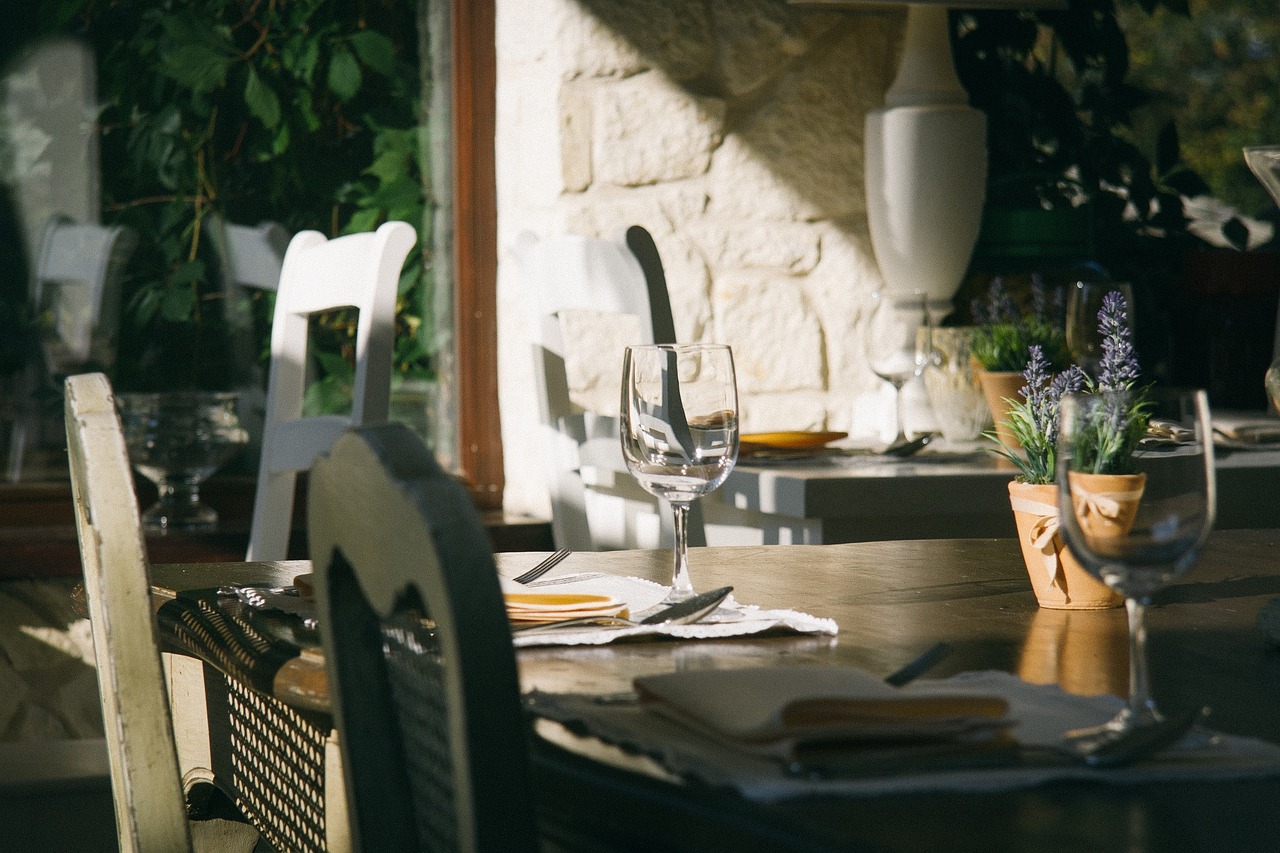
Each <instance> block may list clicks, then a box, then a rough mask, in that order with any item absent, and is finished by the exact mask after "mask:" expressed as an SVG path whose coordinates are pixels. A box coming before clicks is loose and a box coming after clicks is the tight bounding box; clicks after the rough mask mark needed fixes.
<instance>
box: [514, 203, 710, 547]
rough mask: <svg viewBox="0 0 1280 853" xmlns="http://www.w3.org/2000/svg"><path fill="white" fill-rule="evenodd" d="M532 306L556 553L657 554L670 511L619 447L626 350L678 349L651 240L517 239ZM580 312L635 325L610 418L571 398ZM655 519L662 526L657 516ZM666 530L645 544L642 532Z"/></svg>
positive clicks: (693, 527) (633, 233)
mask: <svg viewBox="0 0 1280 853" xmlns="http://www.w3.org/2000/svg"><path fill="white" fill-rule="evenodd" d="M516 254H517V257H518V259H519V263H520V269H521V274H522V280H523V283H524V287H525V298H526V302H527V305H528V307H529V310H530V315H529V323H528V326H529V329H530V334H531V336H532V339H533V372H534V384H535V386H536V387H535V391H536V395H537V402H538V409H539V428H538V432H539V441H540V443H541V452H542V460H543V470H544V475H545V478H546V482H547V490H548V493H549V496H550V499H551V528H552V536H553V538H554V540H555V544H556V547H557V548H571V549H573V550H604V549H609V548H635V547H654V546H656V545H658V544H670V543H671V542H672V541H674V540H673V534H672V521H671V510H670V507H669V506H667V505H666V504H665V502H660V501H658V500H657V499H656V498H654V497H652V496H650V495H649V494H648V493H647V492H644V491H643V490H642V489H641V488H640V487H639V486H638V485H637V484H636V483H635V481H634V479H633V478H632V476H631V475H630V473H628V472H627V467H626V463H625V462H624V461H623V458H622V450H621V446H620V444H619V439H618V427H619V419H618V400H619V395H618V389H619V388H620V386H621V377H622V346H624V345H629V344H648V343H675V342H676V333H675V323H674V321H673V319H672V314H671V301H670V298H669V296H668V293H667V281H666V276H665V274H664V273H663V269H662V260H661V258H660V256H659V255H658V249H657V246H656V245H655V244H654V242H653V237H652V236H651V235H650V234H649V232H648V231H646V230H645V229H644V228H642V227H640V226H638V225H633V226H631V227H630V228H627V229H626V230H625V231H623V232H622V233H620V234H618V235H617V236H616V237H615V238H613V239H608V240H605V239H600V238H594V237H584V236H580V235H562V236H557V237H550V238H541V239H540V238H538V237H537V236H535V235H534V234H532V233H528V232H526V233H524V234H521V235H520V237H519V238H518V240H517V245H516ZM574 312H598V313H599V314H602V315H614V316H619V317H627V318H634V321H635V323H634V328H633V330H632V334H633V336H632V338H630V339H628V340H625V341H622V342H620V344H619V346H618V347H617V349H616V351H615V352H609V353H602V354H599V356H598V357H600V358H605V359H613V360H614V361H615V362H616V365H617V372H618V380H617V382H616V383H615V384H614V385H613V386H612V390H611V391H610V393H611V395H612V396H611V397H607V399H608V400H609V402H607V404H606V405H608V409H607V410H604V409H596V410H591V409H589V408H586V407H584V406H583V405H580V404H579V403H577V402H576V401H575V400H573V399H572V398H571V395H570V385H571V383H570V378H569V375H568V372H567V370H566V365H567V363H568V362H569V360H570V359H571V358H573V355H572V354H571V353H570V344H572V343H573V342H574V337H575V336H574V334H573V333H572V330H570V329H566V322H567V321H568V320H569V319H570V318H571V316H572V315H573V313H574ZM655 515H656V519H655V518H654V516H655ZM646 526H647V528H648V529H650V530H656V531H659V538H658V539H657V540H656V541H646V539H645V538H644V536H645V533H644V530H643V529H642V528H644V527H646ZM689 544H690V545H705V544H706V534H705V530H704V524H703V521H702V512H701V508H700V506H699V504H696V503H695V504H694V505H693V507H692V508H691V511H690V518H689Z"/></svg>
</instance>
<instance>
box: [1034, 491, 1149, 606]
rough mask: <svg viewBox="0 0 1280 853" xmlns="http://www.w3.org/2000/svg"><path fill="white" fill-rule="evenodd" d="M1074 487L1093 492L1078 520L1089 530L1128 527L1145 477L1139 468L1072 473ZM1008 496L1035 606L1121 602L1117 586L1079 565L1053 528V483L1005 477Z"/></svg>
mask: <svg viewBox="0 0 1280 853" xmlns="http://www.w3.org/2000/svg"><path fill="white" fill-rule="evenodd" d="M1071 476H1072V478H1073V481H1074V482H1075V484H1076V488H1077V489H1079V490H1080V491H1081V492H1082V493H1083V492H1087V493H1089V494H1090V495H1093V496H1094V497H1093V503H1092V504H1091V505H1092V506H1093V507H1094V509H1093V511H1091V512H1089V513H1088V514H1087V515H1086V517H1085V519H1084V521H1083V523H1084V524H1085V525H1086V526H1087V527H1088V529H1089V531H1090V532H1091V533H1094V534H1097V535H1103V536H1105V535H1106V534H1107V533H1108V532H1110V531H1115V532H1122V531H1128V529H1129V528H1130V527H1131V526H1132V525H1133V519H1134V516H1135V515H1136V514H1137V511H1138V502H1139V500H1141V497H1142V489H1143V486H1144V485H1145V483H1146V476H1145V475H1143V474H1132V475H1130V474H1073V475H1071ZM1009 502H1010V505H1011V506H1012V508H1013V517H1014V521H1015V522H1016V524H1017V526H1018V544H1019V545H1021V547H1022V558H1023V560H1024V561H1025V563H1026V566H1027V576H1028V577H1029V578H1030V579H1031V587H1032V589H1034V590H1035V593H1036V600H1037V601H1038V602H1039V603H1040V606H1041V607H1048V608H1050V609H1053V610H1101V609H1104V608H1107V607H1117V606H1119V605H1120V604H1121V603H1122V602H1123V600H1124V599H1123V598H1122V597H1121V596H1120V594H1119V593H1118V592H1116V591H1115V590H1113V589H1111V588H1110V587H1108V586H1107V585H1105V584H1103V583H1102V582H1101V581H1099V580H1097V579H1095V578H1094V577H1093V576H1092V575H1090V574H1089V573H1088V572H1086V571H1085V570H1084V568H1083V567H1082V566H1081V565H1080V563H1079V562H1078V561H1077V560H1076V558H1075V557H1074V556H1072V554H1071V552H1070V551H1069V550H1067V547H1066V545H1065V544H1064V543H1063V541H1062V536H1061V534H1059V533H1058V488H1057V486H1055V485H1053V484H1048V485H1039V484H1036V485H1033V484H1029V483H1019V482H1016V481H1015V482H1010V483H1009Z"/></svg>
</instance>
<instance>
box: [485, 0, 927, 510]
mask: <svg viewBox="0 0 1280 853" xmlns="http://www.w3.org/2000/svg"><path fill="white" fill-rule="evenodd" d="M497 9H498V140H497V162H498V205H499V209H498V213H499V246H500V251H501V252H502V254H501V255H500V272H499V289H498V297H499V339H500V340H499V350H500V351H499V361H500V382H501V395H502V417H503V436H504V448H505V457H506V460H507V462H506V465H507V482H508V486H507V494H506V506H507V507H508V509H510V510H513V511H517V512H519V511H526V512H532V513H535V514H545V513H546V511H547V510H546V503H545V494H544V490H543V487H542V485H541V473H540V472H541V465H540V462H539V453H540V451H539V448H537V447H535V446H533V444H534V442H533V441H532V439H531V438H530V436H531V435H532V433H531V430H530V425H531V424H532V423H533V422H534V420H535V419H536V408H535V402H534V397H533V382H532V377H531V375H530V372H529V371H530V367H529V361H530V360H529V355H528V354H529V343H528V338H527V333H526V332H525V325H526V320H525V317H526V311H527V309H526V307H525V304H524V294H523V293H522V292H521V282H520V279H519V270H518V267H517V264H516V262H515V259H514V257H513V255H512V250H513V247H514V244H515V240H516V238H517V236H518V235H519V234H520V233H521V232H523V231H532V232H534V233H536V234H538V235H539V236H552V235H555V234H558V233H577V234H586V235H594V236H611V235H613V234H615V233H616V232H618V231H619V230H620V229H622V228H625V227H626V226H628V225H632V224H639V225H643V226H644V227H645V228H647V229H648V230H649V231H650V232H651V233H652V234H653V236H654V238H655V240H656V242H657V244H658V248H659V251H660V252H661V255H662V260H663V265H664V268H665V270H666V274H667V282H668V287H669V290H670V294H671V302H672V309H673V313H674V315H675V321H676V332H677V337H678V338H679V339H680V340H682V341H716V342H721V343H727V344H730V345H731V346H732V347H733V348H734V355H735V359H736V361H737V367H738V371H739V374H738V381H739V391H740V394H741V414H742V427H743V430H744V431H763V430H777V429H842V430H849V431H851V432H853V433H854V434H855V435H869V434H872V433H879V432H882V431H883V429H884V428H885V427H886V421H887V420H889V419H891V417H892V414H891V405H892V403H891V401H892V394H891V391H890V389H889V388H888V387H887V385H886V384H885V383H882V382H880V381H879V380H878V379H876V378H875V377H874V376H873V375H872V374H871V373H870V371H869V370H868V369H867V367H866V364H865V360H864V358H863V356H862V346H861V335H862V333H863V331H864V328H865V326H866V318H867V312H868V310H869V308H870V294H871V292H872V291H873V290H874V289H875V288H876V287H877V286H878V285H879V283H880V279H879V272H878V270H877V268H876V264H875V259H874V255H873V253H872V250H871V247H870V240H869V237H868V233H867V221H866V215H865V200H864V189H863V183H862V161H863V120H864V116H865V114H866V112H867V111H868V110H870V109H875V108H877V107H879V106H881V105H882V104H883V93H884V90H885V89H886V88H887V87H888V85H889V83H890V82H891V80H892V76H893V71H894V66H895V63H896V58H897V55H896V51H897V47H898V44H899V42H900V38H901V31H902V25H903V21H904V16H903V13H902V12H901V11H884V12H868V13H840V12H817V11H812V10H801V9H796V8H793V7H790V6H788V5H786V4H785V3H784V2H783V0H498V2H497ZM623 343H624V342H617V343H616V345H615V347H614V348H613V350H612V351H611V352H608V351H607V352H604V353H596V354H593V355H591V356H589V358H590V359H592V360H594V361H599V360H601V359H603V360H604V361H605V362H606V363H607V362H608V360H609V359H612V360H613V361H614V362H616V363H617V366H618V367H617V369H618V371H619V375H620V369H621V346H622V344H623ZM615 387H616V386H615ZM605 399H608V395H605ZM612 399H614V400H616V393H615V395H614V396H613V398H612Z"/></svg>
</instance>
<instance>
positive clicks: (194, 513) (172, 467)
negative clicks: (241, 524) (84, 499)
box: [116, 391, 249, 532]
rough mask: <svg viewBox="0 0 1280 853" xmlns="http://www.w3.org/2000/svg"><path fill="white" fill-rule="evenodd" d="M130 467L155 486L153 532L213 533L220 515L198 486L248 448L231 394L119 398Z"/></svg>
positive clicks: (148, 517)
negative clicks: (202, 531) (206, 531)
mask: <svg viewBox="0 0 1280 853" xmlns="http://www.w3.org/2000/svg"><path fill="white" fill-rule="evenodd" d="M116 406H117V408H118V409H119V411H120V422H121V426H122V428H123V430H124V438H125V445H126V447H127V448H128V451H129V461H130V462H131V463H132V464H133V467H134V468H136V469H137V470H138V472H139V473H140V474H142V475H143V476H144V477H146V478H147V479H148V480H150V481H151V482H153V483H155V485H156V489H157V490H158V492H159V500H158V501H157V502H156V503H155V504H154V505H153V506H151V507H149V508H148V509H147V510H146V511H145V512H144V513H143V514H142V524H143V527H144V528H145V529H146V530H149V531H152V532H167V531H170V530H184V531H198V530H210V529H212V528H213V527H214V526H215V525H216V524H217V521H218V513H217V511H216V510H214V509H213V508H212V507H210V506H208V505H206V504H204V503H202V502H201V501H200V484H201V483H203V482H204V481H205V480H206V479H208V478H209V477H210V476H211V475H212V474H213V473H214V472H215V471H217V470H218V469H219V468H221V467H222V466H223V465H225V464H227V463H228V462H230V461H231V460H232V459H234V458H235V456H236V455H237V454H238V453H239V452H240V451H241V450H242V449H243V448H244V446H245V445H246V444H248V442H249V434H248V432H247V431H246V430H245V429H244V427H242V426H241V424H240V416H239V395H238V394H235V393H233V392H215V391H170V392H161V393H138V394H118V395H116Z"/></svg>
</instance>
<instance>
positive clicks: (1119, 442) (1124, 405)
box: [1070, 388, 1152, 474]
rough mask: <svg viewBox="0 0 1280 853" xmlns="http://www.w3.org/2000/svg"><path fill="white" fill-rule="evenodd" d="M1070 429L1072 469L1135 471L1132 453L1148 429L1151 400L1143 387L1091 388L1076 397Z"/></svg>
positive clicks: (1100, 472)
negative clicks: (1077, 405) (1088, 392)
mask: <svg viewBox="0 0 1280 853" xmlns="http://www.w3.org/2000/svg"><path fill="white" fill-rule="evenodd" d="M1078 400H1079V402H1080V403H1081V409H1080V411H1079V412H1077V413H1076V414H1075V423H1074V425H1073V426H1072V429H1071V432H1070V439H1071V461H1072V470H1073V471H1083V472H1085V473H1088V474H1135V473H1137V470H1138V468H1137V463H1136V462H1135V461H1134V457H1133V452H1134V451H1135V450H1136V449H1137V447H1138V442H1139V441H1141V440H1142V437H1143V436H1145V435H1146V432H1147V421H1148V416H1149V414H1150V411H1151V407H1152V402H1151V400H1150V398H1149V397H1148V394H1147V390H1146V389H1144V388H1123V389H1119V390H1092V389H1091V393H1090V394H1089V395H1088V396H1086V397H1082V398H1078Z"/></svg>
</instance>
